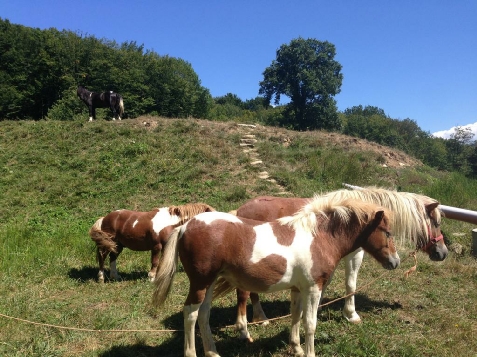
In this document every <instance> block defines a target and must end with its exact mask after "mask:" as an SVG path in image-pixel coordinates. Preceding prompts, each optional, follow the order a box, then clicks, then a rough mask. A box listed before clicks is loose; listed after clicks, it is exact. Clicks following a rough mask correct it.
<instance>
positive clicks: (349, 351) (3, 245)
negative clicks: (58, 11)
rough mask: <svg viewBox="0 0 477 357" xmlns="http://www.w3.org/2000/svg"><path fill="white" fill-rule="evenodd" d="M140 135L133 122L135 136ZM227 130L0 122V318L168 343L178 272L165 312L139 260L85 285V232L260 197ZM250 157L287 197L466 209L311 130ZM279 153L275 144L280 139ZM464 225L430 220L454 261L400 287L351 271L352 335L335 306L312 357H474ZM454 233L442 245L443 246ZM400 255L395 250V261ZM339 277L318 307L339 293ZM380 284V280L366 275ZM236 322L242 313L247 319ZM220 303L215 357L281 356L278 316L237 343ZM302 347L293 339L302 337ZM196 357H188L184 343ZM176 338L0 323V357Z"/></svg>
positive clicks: (119, 347) (470, 204)
mask: <svg viewBox="0 0 477 357" xmlns="http://www.w3.org/2000/svg"><path fill="white" fill-rule="evenodd" d="M145 123H146V124H145ZM241 130H242V129H239V128H238V127H237V126H236V125H235V123H216V122H207V121H199V120H171V119H162V118H153V117H142V118H138V119H134V120H125V121H122V122H106V121H96V122H93V123H86V122H54V121H39V122H30V121H19V122H11V121H2V122H0V173H1V174H0V192H1V194H0V313H2V314H5V315H8V316H13V317H18V318H21V319H26V320H31V321H35V322H38V323H44V324H53V325H61V326H69V327H78V328H86V329H101V330H109V329H115V330H117V329H125V330H148V329H153V330H161V329H174V330H181V329H182V325H183V322H182V304H183V302H184V300H185V295H186V294H187V277H186V276H185V274H184V273H183V272H182V271H180V272H179V273H178V276H177V279H176V280H175V284H174V287H173V291H172V292H171V295H170V297H169V299H168V300H167V301H166V306H165V307H164V308H163V309H161V310H159V311H155V310H154V309H153V308H152V306H151V297H152V290H153V286H152V284H151V283H149V282H148V280H147V271H148V269H149V253H147V252H132V251H130V250H125V251H124V252H123V253H122V255H121V256H120V257H119V259H118V270H119V272H120V274H121V275H122V276H123V278H124V279H123V280H122V281H120V282H106V283H105V284H103V285H99V284H98V283H97V282H96V275H97V264H96V262H95V251H94V246H93V244H92V242H91V241H90V239H89V237H88V235H87V232H88V230H89V228H90V227H91V225H92V224H93V223H94V221H95V220H96V219H97V218H98V217H99V216H101V215H104V214H105V213H107V212H110V211H112V210H114V209H117V208H130V209H136V210H149V209H151V208H153V207H157V206H166V205H170V204H183V203H187V202H197V201H202V202H206V203H208V204H210V205H212V206H214V207H215V208H217V209H219V210H222V211H229V210H231V209H235V208H237V207H238V206H239V205H240V204H241V203H242V202H244V201H245V200H246V199H248V198H251V197H254V196H256V195H263V194H276V193H277V192H278V189H277V187H276V186H275V185H274V184H272V183H269V182H267V181H265V180H259V179H258V178H257V173H258V172H259V171H261V170H262V169H260V168H257V167H253V166H251V165H250V164H249V160H248V158H247V157H246V156H245V155H244V154H243V153H242V152H241V150H240V149H239V139H240V136H241ZM264 130H265V132H264V133H262V134H260V135H259V139H260V140H259V143H258V144H257V148H258V150H259V153H260V158H261V159H262V160H263V161H264V162H265V163H266V165H267V167H266V170H267V171H268V172H269V173H270V174H271V176H272V177H273V178H275V179H276V180H277V181H278V182H279V183H280V184H281V185H283V186H284V187H285V188H286V189H287V190H288V191H289V192H291V193H292V194H294V195H296V196H303V197H310V196H312V195H313V194H314V193H315V192H321V191H326V190H331V189H338V188H341V183H342V182H347V183H351V184H354V185H360V186H364V185H380V186H386V187H399V188H400V189H402V190H405V191H413V192H420V193H424V194H427V195H429V196H431V197H434V198H437V199H439V200H440V201H441V202H442V203H443V204H446V205H451V206H457V207H462V208H467V209H474V210H477V198H476V196H475V194H474V193H475V192H476V188H477V187H476V186H477V184H476V182H475V181H472V180H468V179H466V178H464V177H462V176H461V175H459V174H457V173H452V174H450V173H445V172H436V171H434V170H432V169H430V168H427V167H420V168H400V169H391V168H383V167H381V166H380V165H379V163H380V162H381V161H382V158H380V156H379V154H375V153H370V152H357V151H349V150H345V149H342V148H340V146H339V145H330V144H329V143H328V142H327V141H326V140H324V139H323V138H322V136H321V133H320V132H304V133H298V132H289V131H286V130H281V129H276V128H270V129H268V130H267V128H264ZM285 136H286V137H288V138H290V143H291V144H290V145H289V146H284V145H282V138H283V137H285ZM472 228H473V227H472V225H470V224H467V223H462V222H457V221H452V220H444V222H443V230H444V232H445V234H446V237H447V238H448V239H450V240H451V241H452V242H455V243H460V244H462V245H463V248H464V253H463V254H462V255H457V254H455V253H451V254H450V256H449V258H448V259H447V260H446V261H444V262H440V263H434V262H431V261H429V259H428V258H427V257H425V256H424V255H423V254H421V253H420V254H419V255H418V270H417V272H416V273H415V274H413V275H411V277H410V278H408V279H404V278H403V273H404V271H405V270H406V269H408V268H409V267H410V266H411V265H412V263H411V261H410V260H407V261H405V262H404V263H403V266H402V267H401V268H399V269H398V270H397V271H393V272H386V271H384V270H382V269H381V268H380V267H378V265H377V264H376V263H375V262H374V261H372V260H371V258H369V257H367V258H366V259H365V261H364V263H363V267H362V269H361V270H360V275H359V281H358V287H359V286H363V285H364V284H365V283H366V282H369V281H371V280H373V279H376V278H378V280H377V281H376V283H374V284H372V285H371V286H369V287H367V288H366V289H365V290H363V291H360V292H359V293H358V295H357V297H356V300H357V309H358V312H359V313H360V315H361V316H362V318H363V323H362V324H360V325H351V324H348V323H346V322H345V321H344V320H343V318H342V317H341V312H340V310H341V308H342V306H343V303H342V301H339V302H337V303H335V304H332V305H329V306H327V307H325V308H324V309H323V311H322V312H321V313H320V314H319V322H318V328H317V331H316V334H315V339H316V340H315V347H316V352H317V353H318V354H321V355H324V356H475V355H477V339H476V337H477V328H476V326H477V323H476V322H477V313H476V311H477V310H476V309H475V301H477V263H476V260H475V258H473V257H472V256H471V255H470V246H471V233H470V232H471V229H472ZM456 233H457V235H456ZM406 253H407V251H402V252H401V257H402V258H404V257H405V256H406ZM343 270H344V269H343V267H342V265H340V266H339V267H338V269H337V272H336V275H335V278H334V281H333V282H332V284H331V285H330V287H329V290H328V291H327V292H326V294H325V299H327V300H329V299H334V298H337V297H340V296H342V295H343V294H344V286H343V285H344V284H343V277H344V271H343ZM381 274H384V275H383V276H382V277H380V275H381ZM288 299H289V292H286V291H285V292H280V293H276V294H271V295H268V296H267V295H263V296H262V300H263V306H264V309H265V312H266V313H267V315H268V316H269V317H278V316H283V315H286V314H288V313H289V301H288ZM249 308H250V307H249ZM234 320H235V296H234V294H231V295H227V296H225V297H223V298H221V299H219V300H218V301H216V302H215V303H214V305H213V309H212V313H211V326H212V328H213V332H214V337H215V338H216V341H217V348H218V351H219V353H221V355H223V356H288V355H290V352H291V351H290V349H289V348H288V333H289V325H290V321H289V319H288V318H285V319H282V320H277V321H275V322H273V323H271V325H269V326H267V327H264V326H259V325H258V326H257V325H253V326H250V331H251V334H252V336H253V337H254V339H255V341H254V342H253V343H252V344H246V343H244V342H242V341H239V340H238V339H237V336H236V333H235V332H234V331H233V329H231V328H223V327H224V326H228V325H232V324H233V322H234ZM302 340H303V336H302ZM196 342H197V349H198V353H199V355H203V351H202V345H201V340H200V337H199V335H198V336H197V339H196ZM182 348H183V336H182V332H180V331H179V332H175V333H174V332H121V333H118V332H114V333H113V332H81V331H74V330H62V329H57V328H52V327H46V326H38V325H32V324H28V323H25V322H20V321H16V320H11V319H7V318H4V317H0V355H2V356H42V357H43V356H125V357H126V356H128V357H129V356H147V357H149V356H181V355H182Z"/></svg>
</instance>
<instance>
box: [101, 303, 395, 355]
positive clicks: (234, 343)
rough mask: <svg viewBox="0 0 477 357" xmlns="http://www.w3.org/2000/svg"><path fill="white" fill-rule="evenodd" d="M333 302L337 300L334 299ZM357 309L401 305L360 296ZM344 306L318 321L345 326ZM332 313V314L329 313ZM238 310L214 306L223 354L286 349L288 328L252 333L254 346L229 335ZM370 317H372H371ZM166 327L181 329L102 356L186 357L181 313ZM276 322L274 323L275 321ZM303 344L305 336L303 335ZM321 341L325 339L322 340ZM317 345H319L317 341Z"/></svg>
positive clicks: (275, 313) (272, 310) (269, 307)
mask: <svg viewBox="0 0 477 357" xmlns="http://www.w3.org/2000/svg"><path fill="white" fill-rule="evenodd" d="M333 299H334V298H333ZM333 299H331V298H323V301H322V303H327V302H328V301H331V300H333ZM355 300H356V306H357V309H358V313H359V312H369V313H373V312H374V313H376V312H377V313H379V311H380V310H385V309H392V310H395V309H399V308H401V306H400V305H399V304H398V303H389V302H386V301H375V300H372V299H369V298H368V297H367V296H366V295H362V294H357V295H356V296H355ZM343 306H344V300H339V301H337V302H335V303H333V304H330V305H327V306H325V307H324V308H323V309H322V310H321V311H320V312H319V313H318V320H319V321H329V320H336V321H338V322H340V321H342V322H340V323H344V324H345V323H346V322H345V321H344V319H343V318H342V317H341V310H342V308H343ZM262 307H263V309H264V311H265V313H266V314H267V316H268V317H269V318H274V317H280V316H285V315H288V314H289V313H290V302H289V301H288V300H281V301H280V300H276V301H263V302H262ZM330 311H332V312H333V313H332V314H329V312H330ZM236 313H237V311H236V307H235V306H233V307H216V306H212V310H211V313H210V326H211V329H212V334H213V336H214V339H215V340H216V346H217V350H218V352H219V353H220V354H221V355H224V356H228V355H231V354H232V355H234V356H246V357H252V356H257V355H262V356H269V355H274V353H276V352H277V351H279V350H282V351H283V349H284V348H286V347H285V346H288V341H289V327H288V326H287V327H286V328H285V329H283V330H281V331H279V332H277V334H275V335H273V336H271V337H259V336H254V335H256V333H254V332H252V331H251V334H252V337H253V338H254V339H255V340H254V342H253V343H247V342H245V341H243V340H240V339H239V338H238V335H236V334H234V332H230V331H229V330H228V329H227V330H225V329H224V327H228V328H230V329H231V330H233V328H232V327H231V326H232V325H233V324H234V322H235V317H236ZM247 316H248V319H249V320H251V317H252V308H251V306H250V305H249V306H247ZM368 318H370V317H368ZM163 322H164V325H165V326H167V327H168V328H170V329H177V330H181V331H178V332H176V333H174V334H173V336H172V337H171V338H169V339H168V340H167V341H165V342H162V343H159V344H158V345H157V346H150V345H146V344H142V343H137V344H134V345H121V346H114V347H112V348H111V349H109V350H108V351H105V352H103V353H101V354H99V356H100V357H112V356H115V357H116V356H117V357H132V356H134V357H152V356H161V357H176V356H183V343H184V332H183V331H182V329H183V315H182V313H177V314H173V315H171V316H168V317H167V318H165V319H164V320H163ZM272 323H273V322H272ZM318 323H319V322H318ZM315 338H316V341H317V342H320V341H321V342H320V343H322V344H326V343H329V341H327V340H320V337H319V336H318V337H316V336H315ZM301 339H302V343H303V335H302V334H301ZM321 339H322V338H321ZM195 342H196V349H197V354H198V355H199V356H202V355H204V351H203V347H202V339H201V337H200V334H199V332H198V326H196V338H195ZM315 343H316V342H315Z"/></svg>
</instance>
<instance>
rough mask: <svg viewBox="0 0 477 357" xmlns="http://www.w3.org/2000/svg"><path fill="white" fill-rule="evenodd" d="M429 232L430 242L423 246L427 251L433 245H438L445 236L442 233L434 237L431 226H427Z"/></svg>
mask: <svg viewBox="0 0 477 357" xmlns="http://www.w3.org/2000/svg"><path fill="white" fill-rule="evenodd" d="M427 232H428V235H429V237H430V238H431V239H430V240H429V243H427V244H426V246H425V247H423V248H422V250H423V251H425V252H427V251H428V250H429V248H431V247H432V246H433V245H436V244H437V242H439V241H440V240H443V239H444V236H443V235H442V233H441V234H440V235H439V236H437V237H433V236H432V232H431V226H427Z"/></svg>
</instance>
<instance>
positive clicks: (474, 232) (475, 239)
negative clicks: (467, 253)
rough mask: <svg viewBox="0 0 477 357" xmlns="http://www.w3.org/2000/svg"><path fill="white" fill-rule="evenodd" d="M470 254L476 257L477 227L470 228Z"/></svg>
mask: <svg viewBox="0 0 477 357" xmlns="http://www.w3.org/2000/svg"><path fill="white" fill-rule="evenodd" d="M472 255H473V256H474V257H476V258H477V228H474V229H472Z"/></svg>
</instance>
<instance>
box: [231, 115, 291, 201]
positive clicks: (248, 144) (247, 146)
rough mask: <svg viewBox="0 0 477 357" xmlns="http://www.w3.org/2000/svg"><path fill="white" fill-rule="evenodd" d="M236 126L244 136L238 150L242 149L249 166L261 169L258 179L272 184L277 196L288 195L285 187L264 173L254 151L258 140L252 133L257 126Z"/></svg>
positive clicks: (263, 167)
mask: <svg viewBox="0 0 477 357" xmlns="http://www.w3.org/2000/svg"><path fill="white" fill-rule="evenodd" d="M237 126H238V127H239V128H241V129H243V131H244V134H243V135H242V137H241V139H240V144H239V145H240V148H241V149H242V152H244V153H245V154H247V155H248V157H249V158H250V165H253V166H256V167H260V168H262V169H263V171H260V172H259V173H258V178H260V179H262V180H266V181H268V182H270V183H273V184H274V185H275V186H276V187H277V188H278V191H279V192H278V194H279V195H290V193H289V192H287V190H286V189H285V187H283V186H282V185H280V184H279V183H278V182H277V181H276V180H274V179H273V178H271V177H270V174H269V173H268V172H267V171H265V164H264V163H263V161H262V160H261V159H260V157H259V156H260V155H259V153H258V152H257V149H255V144H256V143H257V142H258V139H257V138H256V136H255V134H254V132H255V131H256V130H257V129H258V128H257V126H256V125H254V124H237ZM258 130H259V129H258Z"/></svg>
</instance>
